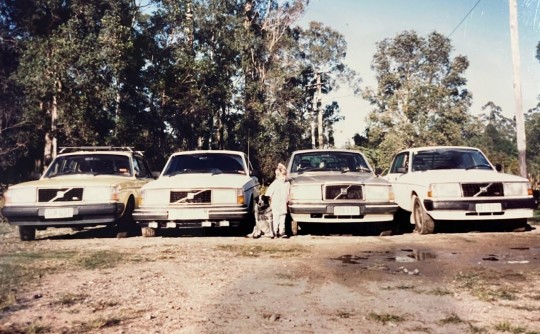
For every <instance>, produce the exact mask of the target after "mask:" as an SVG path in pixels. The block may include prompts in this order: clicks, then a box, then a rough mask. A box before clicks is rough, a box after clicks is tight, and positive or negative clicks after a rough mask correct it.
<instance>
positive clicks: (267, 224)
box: [246, 196, 274, 239]
mask: <svg viewBox="0 0 540 334" xmlns="http://www.w3.org/2000/svg"><path fill="white" fill-rule="evenodd" d="M261 236H265V237H269V238H273V237H274V232H273V231H272V209H271V208H270V197H269V196H260V197H259V200H258V201H257V205H256V206H255V226H254V227H253V232H251V233H250V234H248V235H247V236H246V237H248V238H254V239H256V238H260V237H261Z"/></svg>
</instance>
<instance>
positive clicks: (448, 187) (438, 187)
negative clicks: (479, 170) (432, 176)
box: [427, 183, 461, 198]
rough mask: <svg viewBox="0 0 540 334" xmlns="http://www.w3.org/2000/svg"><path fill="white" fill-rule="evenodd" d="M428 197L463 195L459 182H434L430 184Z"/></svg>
mask: <svg viewBox="0 0 540 334" xmlns="http://www.w3.org/2000/svg"><path fill="white" fill-rule="evenodd" d="M427 197H433V198H441V197H461V186H460V185H459V183H433V184H430V185H429V188H428V194H427Z"/></svg>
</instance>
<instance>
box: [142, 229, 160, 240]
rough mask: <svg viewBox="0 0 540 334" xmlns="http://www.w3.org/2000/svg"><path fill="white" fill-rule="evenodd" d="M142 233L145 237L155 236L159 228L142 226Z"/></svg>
mask: <svg viewBox="0 0 540 334" xmlns="http://www.w3.org/2000/svg"><path fill="white" fill-rule="evenodd" d="M141 234H142V236H143V237H145V238H153V237H155V236H156V235H157V230H156V229H155V228H152V227H143V228H141Z"/></svg>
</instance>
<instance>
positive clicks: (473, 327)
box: [469, 323, 488, 334]
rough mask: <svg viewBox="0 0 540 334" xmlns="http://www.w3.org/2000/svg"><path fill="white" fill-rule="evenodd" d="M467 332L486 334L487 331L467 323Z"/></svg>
mask: <svg viewBox="0 0 540 334" xmlns="http://www.w3.org/2000/svg"><path fill="white" fill-rule="evenodd" d="M469 332H470V333H472V334H479V333H488V330H487V329H486V328H484V327H477V326H475V325H473V324H470V323H469Z"/></svg>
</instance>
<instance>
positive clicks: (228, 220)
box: [133, 206, 249, 228]
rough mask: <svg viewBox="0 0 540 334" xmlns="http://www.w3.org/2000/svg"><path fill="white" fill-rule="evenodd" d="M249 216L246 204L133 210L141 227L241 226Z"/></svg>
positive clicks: (134, 217)
mask: <svg viewBox="0 0 540 334" xmlns="http://www.w3.org/2000/svg"><path fill="white" fill-rule="evenodd" d="M248 218H249V213H248V209H247V207H245V206H201V207H169V206H167V207H151V208H139V209H136V210H135V211H134V212H133V219H134V220H135V221H137V224H138V225H139V226H141V227H154V228H158V227H159V228H176V227H226V226H239V225H240V224H241V223H242V222H243V221H246V220H247V219H248Z"/></svg>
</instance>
